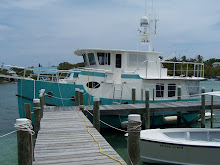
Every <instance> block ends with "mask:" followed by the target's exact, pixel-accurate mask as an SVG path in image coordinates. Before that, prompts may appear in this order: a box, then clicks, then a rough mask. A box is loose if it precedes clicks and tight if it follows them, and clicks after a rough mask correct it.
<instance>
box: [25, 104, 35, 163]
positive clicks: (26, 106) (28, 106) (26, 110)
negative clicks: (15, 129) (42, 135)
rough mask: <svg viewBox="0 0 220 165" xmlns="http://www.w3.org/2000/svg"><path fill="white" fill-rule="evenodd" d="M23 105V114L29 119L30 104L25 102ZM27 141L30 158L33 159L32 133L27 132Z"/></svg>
mask: <svg viewBox="0 0 220 165" xmlns="http://www.w3.org/2000/svg"><path fill="white" fill-rule="evenodd" d="M24 107H25V116H26V118H27V119H29V120H31V105H30V104H29V103H25V104H24ZM28 136H29V143H30V155H29V156H30V157H31V160H32V161H33V139H32V135H31V134H29V135H28Z"/></svg>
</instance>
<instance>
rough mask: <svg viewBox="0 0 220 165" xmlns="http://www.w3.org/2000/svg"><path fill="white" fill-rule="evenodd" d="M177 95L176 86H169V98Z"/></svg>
mask: <svg viewBox="0 0 220 165" xmlns="http://www.w3.org/2000/svg"><path fill="white" fill-rule="evenodd" d="M175 95H176V84H168V97H174V96H175Z"/></svg>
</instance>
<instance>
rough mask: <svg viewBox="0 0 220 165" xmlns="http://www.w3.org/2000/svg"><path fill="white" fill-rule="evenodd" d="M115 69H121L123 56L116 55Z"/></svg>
mask: <svg viewBox="0 0 220 165" xmlns="http://www.w3.org/2000/svg"><path fill="white" fill-rule="evenodd" d="M115 67H116V68H121V54H116V62H115Z"/></svg>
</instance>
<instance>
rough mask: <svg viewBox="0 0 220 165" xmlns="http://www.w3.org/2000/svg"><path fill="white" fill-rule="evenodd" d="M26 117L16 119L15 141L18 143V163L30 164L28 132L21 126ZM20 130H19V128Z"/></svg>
mask: <svg viewBox="0 0 220 165" xmlns="http://www.w3.org/2000/svg"><path fill="white" fill-rule="evenodd" d="M27 121H28V119H26V118H21V119H16V126H17V127H16V128H17V130H18V131H17V143H18V165H32V154H31V152H32V149H31V142H30V140H29V137H30V136H29V135H30V134H29V132H28V131H24V130H23V129H24V128H23V126H24V125H26V123H27ZM20 127H21V128H22V130H21V128H20Z"/></svg>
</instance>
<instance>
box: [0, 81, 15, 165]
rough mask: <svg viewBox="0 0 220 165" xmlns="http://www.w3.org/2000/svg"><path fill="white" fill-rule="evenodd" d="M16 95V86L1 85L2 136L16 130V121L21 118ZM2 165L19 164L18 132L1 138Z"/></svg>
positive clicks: (0, 132)
mask: <svg viewBox="0 0 220 165" xmlns="http://www.w3.org/2000/svg"><path fill="white" fill-rule="evenodd" d="M16 94H17V85H16V84H0V136H2V135H5V134H6V133H9V132H12V131H14V130H15V128H14V124H15V120H16V119H17V118H19V115H18V106H17V97H16ZM0 164H1V165H14V164H17V134H16V132H15V133H13V134H10V135H8V136H5V137H2V138H0Z"/></svg>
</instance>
